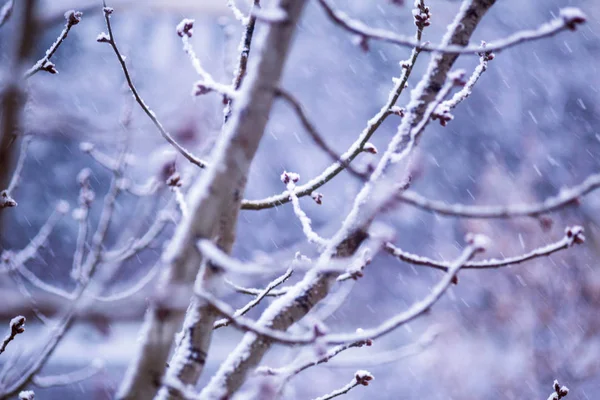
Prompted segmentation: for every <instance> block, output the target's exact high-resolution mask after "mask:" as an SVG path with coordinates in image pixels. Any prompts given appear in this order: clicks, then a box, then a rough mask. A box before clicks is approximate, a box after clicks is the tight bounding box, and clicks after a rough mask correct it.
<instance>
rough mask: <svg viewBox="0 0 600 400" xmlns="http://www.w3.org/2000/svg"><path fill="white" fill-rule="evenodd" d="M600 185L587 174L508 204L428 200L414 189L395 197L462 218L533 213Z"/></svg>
mask: <svg viewBox="0 0 600 400" xmlns="http://www.w3.org/2000/svg"><path fill="white" fill-rule="evenodd" d="M598 187H600V174H592V175H589V176H588V177H587V178H586V179H585V180H584V181H583V182H582V183H580V184H579V185H576V186H573V187H570V188H564V189H562V190H560V192H559V193H558V194H557V195H555V196H551V197H548V198H547V199H546V200H544V201H542V202H539V203H523V204H513V205H508V206H469V205H464V204H448V203H446V202H445V201H439V200H430V199H427V198H425V197H423V196H421V195H420V194H418V193H416V192H414V191H405V192H402V193H399V194H397V196H396V197H397V199H399V200H401V201H403V202H405V203H408V204H412V205H413V206H416V207H419V208H421V209H423V210H426V211H430V212H434V213H437V214H442V215H448V216H454V217H465V218H513V217H526V216H528V217H536V216H539V215H541V214H545V213H548V212H551V211H556V210H559V209H561V208H563V207H566V206H569V205H576V204H578V200H579V198H580V197H581V196H583V195H586V194H588V193H590V192H592V191H594V190H596V189H597V188H598Z"/></svg>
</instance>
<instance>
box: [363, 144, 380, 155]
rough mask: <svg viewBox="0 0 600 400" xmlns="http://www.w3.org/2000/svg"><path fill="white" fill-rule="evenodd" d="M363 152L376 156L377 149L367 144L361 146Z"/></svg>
mask: <svg viewBox="0 0 600 400" xmlns="http://www.w3.org/2000/svg"><path fill="white" fill-rule="evenodd" d="M363 151H364V152H365V153H371V154H377V147H375V145H374V144H373V143H370V142H367V143H365V145H364V146H363Z"/></svg>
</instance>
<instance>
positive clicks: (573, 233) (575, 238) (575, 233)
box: [565, 225, 585, 244]
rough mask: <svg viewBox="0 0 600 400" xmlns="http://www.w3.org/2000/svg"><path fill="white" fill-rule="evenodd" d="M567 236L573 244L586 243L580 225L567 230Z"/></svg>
mask: <svg viewBox="0 0 600 400" xmlns="http://www.w3.org/2000/svg"><path fill="white" fill-rule="evenodd" d="M565 235H567V237H568V238H569V239H571V240H572V242H571V243H576V244H582V243H584V242H585V235H584V234H583V227H581V226H579V225H575V226H571V227H568V228H567V229H565Z"/></svg>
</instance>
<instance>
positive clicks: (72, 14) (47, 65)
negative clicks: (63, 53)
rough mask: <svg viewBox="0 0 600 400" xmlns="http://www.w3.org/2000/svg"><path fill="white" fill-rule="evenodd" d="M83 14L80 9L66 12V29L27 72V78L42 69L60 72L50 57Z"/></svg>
mask: <svg viewBox="0 0 600 400" xmlns="http://www.w3.org/2000/svg"><path fill="white" fill-rule="evenodd" d="M82 15H83V14H82V13H81V12H80V11H74V10H70V11H67V12H66V13H65V19H66V20H67V22H66V23H65V27H64V29H63V30H62V32H61V33H60V35H58V38H57V39H56V41H55V42H54V43H52V45H51V46H50V48H49V49H48V50H46V54H45V55H44V57H42V58H40V59H39V61H38V62H36V63H35V65H33V67H31V68H30V69H28V70H27V72H25V78H30V77H32V76H33V75H35V74H36V73H38V72H40V71H46V72H49V73H51V74H56V73H58V71H57V70H56V67H55V65H54V64H53V63H52V62H51V61H50V59H51V58H52V56H53V55H54V53H56V50H58V48H59V46H60V45H61V44H62V43H63V42H64V40H65V39H66V38H67V35H68V34H69V31H70V30H71V28H72V27H73V26H75V25H77V24H78V23H80V22H81V16H82Z"/></svg>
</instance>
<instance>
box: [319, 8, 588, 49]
mask: <svg viewBox="0 0 600 400" xmlns="http://www.w3.org/2000/svg"><path fill="white" fill-rule="evenodd" d="M318 2H319V4H320V5H321V6H322V8H323V10H324V11H325V13H326V14H327V16H328V17H329V18H330V19H331V20H332V21H333V22H334V23H335V24H337V25H338V26H340V27H342V28H344V29H346V30H347V31H349V32H351V33H354V34H356V35H359V36H360V37H362V38H366V39H373V40H381V41H384V42H388V43H393V44H396V45H399V46H407V47H416V48H418V49H419V50H421V51H428V52H430V51H432V52H436V53H448V54H478V53H480V52H481V51H482V50H483V49H482V48H481V47H480V46H458V45H435V44H428V43H422V42H420V41H416V40H414V39H412V38H410V37H407V36H402V35H398V34H396V33H393V32H390V31H386V30H384V29H377V28H370V27H368V26H367V25H365V24H364V23H362V22H360V21H357V20H353V19H350V18H349V17H348V16H346V14H344V13H342V12H340V11H336V10H334V9H333V7H332V6H331V5H329V3H328V2H327V1H326V0H318ZM585 20H586V17H585V14H584V13H583V12H582V11H580V10H579V9H576V8H563V9H562V10H561V11H560V15H559V18H556V19H553V20H552V21H550V22H546V23H545V24H543V25H541V26H540V27H539V28H537V29H535V30H524V31H520V32H516V33H514V34H512V35H510V36H509V37H507V38H504V39H500V40H496V41H494V42H491V43H489V44H488V45H487V46H486V50H488V51H500V50H504V49H507V48H509V47H513V46H515V45H517V44H521V43H525V42H529V41H533V40H539V39H543V38H547V37H550V36H554V35H556V34H557V33H560V32H562V31H565V30H571V31H572V30H575V28H576V27H577V25H580V24H582V23H584V22H585Z"/></svg>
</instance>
